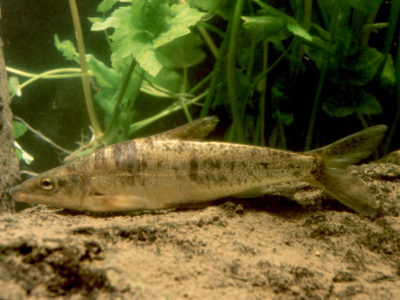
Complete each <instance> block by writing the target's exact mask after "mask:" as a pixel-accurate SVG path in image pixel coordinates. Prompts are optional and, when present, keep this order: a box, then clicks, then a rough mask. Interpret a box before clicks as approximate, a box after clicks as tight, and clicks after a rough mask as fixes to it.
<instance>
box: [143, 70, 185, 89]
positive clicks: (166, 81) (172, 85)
mask: <svg viewBox="0 0 400 300" xmlns="http://www.w3.org/2000/svg"><path fill="white" fill-rule="evenodd" d="M146 79H147V80H148V81H149V82H151V83H152V84H153V85H156V86H159V87H162V88H164V89H167V90H168V91H169V92H170V93H180V92H182V86H183V76H182V74H180V73H178V72H177V71H175V70H172V69H167V68H162V69H161V71H160V73H158V74H157V76H156V77H152V76H150V75H147V76H146Z"/></svg>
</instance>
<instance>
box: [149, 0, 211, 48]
mask: <svg viewBox="0 0 400 300" xmlns="http://www.w3.org/2000/svg"><path fill="white" fill-rule="evenodd" d="M170 13H171V14H173V15H175V16H174V17H173V18H172V19H170V20H168V21H167V22H166V25H167V27H169V29H168V30H166V31H164V32H162V33H161V34H160V35H159V36H158V37H157V38H156V39H154V42H153V43H154V47H155V48H158V47H160V46H162V45H165V44H167V43H169V42H171V41H173V40H174V39H177V38H178V37H181V36H184V35H186V34H188V33H190V29H189V28H190V27H191V26H193V25H196V23H197V22H198V21H200V20H201V17H202V16H203V15H204V13H203V12H200V11H198V10H197V9H193V8H191V7H190V6H188V5H182V4H181V5H173V6H172V7H171V8H170Z"/></svg>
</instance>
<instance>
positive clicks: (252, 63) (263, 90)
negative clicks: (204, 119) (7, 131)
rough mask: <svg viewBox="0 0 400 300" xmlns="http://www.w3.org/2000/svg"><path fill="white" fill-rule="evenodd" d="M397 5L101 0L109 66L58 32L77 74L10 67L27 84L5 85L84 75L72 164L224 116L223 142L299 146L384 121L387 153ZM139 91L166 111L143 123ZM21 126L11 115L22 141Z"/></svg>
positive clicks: (395, 87)
mask: <svg viewBox="0 0 400 300" xmlns="http://www.w3.org/2000/svg"><path fill="white" fill-rule="evenodd" d="M74 2H75V1H73V0H71V1H70V3H71V7H72V6H73V5H72V4H73V3H74ZM399 9H400V1H399V0H393V1H391V2H390V3H383V1H381V0H373V1H371V0H351V1H342V0H317V1H312V0H305V1H298V0H290V1H289V0H288V1H261V0H236V1H226V0H206V1H204V0H202V1H201V0H187V1H183V0H181V1H173V0H171V1H167V0H135V1H131V0H103V1H101V2H100V4H99V5H98V7H97V12H98V16H96V17H90V18H89V20H90V21H91V23H92V26H91V30H92V31H93V32H99V31H101V32H104V38H105V39H106V41H107V43H108V45H109V63H108V62H106V61H102V60H100V59H98V58H97V57H96V56H95V55H93V54H84V53H83V51H82V49H83V48H84V43H83V39H81V40H80V39H79V34H78V39H77V45H78V47H77V48H78V50H77V49H76V47H75V45H74V42H73V41H69V40H60V38H59V37H58V35H57V34H55V35H54V44H55V46H56V48H57V49H58V50H59V51H60V52H61V53H62V54H63V56H64V57H65V58H66V59H67V60H68V61H71V62H75V63H77V64H80V65H81V68H76V67H74V68H62V69H57V70H51V71H48V72H45V73H42V74H39V75H36V74H29V73H27V72H22V71H19V70H15V69H13V68H10V67H9V68H8V71H9V72H10V73H14V74H17V75H19V76H28V77H30V78H29V79H28V80H26V81H25V82H22V83H20V82H19V80H18V78H17V77H15V76H11V77H10V89H11V91H12V95H13V96H14V97H17V96H18V95H20V94H21V90H22V89H23V88H24V87H26V86H27V85H29V84H32V83H33V82H35V81H36V80H38V79H41V78H55V77H57V78H59V77H73V76H81V72H82V73H83V74H87V76H86V78H87V83H84V87H85V91H86V92H85V98H86V107H87V110H88V114H89V116H90V123H91V128H92V131H93V136H92V138H90V139H89V141H88V142H86V143H83V144H81V145H80V146H79V147H78V149H76V150H74V151H72V152H67V151H64V152H65V154H67V156H66V159H67V160H68V159H73V158H75V157H77V156H81V155H84V154H87V153H89V152H91V151H93V150H95V149H97V148H99V147H102V146H106V145H110V144H113V143H116V142H119V141H123V140H126V139H130V138H132V137H134V136H135V135H136V134H137V133H138V132H139V131H140V130H141V129H142V128H144V127H146V126H148V125H150V124H152V123H154V122H156V121H158V120H160V119H162V118H164V117H165V116H168V115H171V114H173V113H176V112H178V111H180V114H183V115H184V116H185V118H186V119H187V120H188V121H190V120H192V119H193V118H196V117H198V116H207V115H210V114H217V115H219V117H220V119H221V120H223V121H222V123H223V126H225V129H226V132H225V139H226V140H228V141H237V142H245V143H252V144H259V145H269V146H272V147H280V148H296V149H306V150H307V149H310V148H312V147H314V146H319V145H321V144H323V143H325V142H326V141H325V140H321V134H322V132H323V131H324V130H325V129H327V128H328V130H331V131H332V130H336V127H340V126H342V127H343V126H344V127H345V126H346V124H350V125H351V126H356V124H358V125H357V126H360V127H368V126H370V125H373V124H375V123H380V122H382V121H384V122H385V123H388V124H389V125H390V126H391V130H390V134H389V137H388V139H387V140H386V151H388V150H389V149H390V147H391V143H392V141H393V136H394V134H395V133H396V128H397V127H398V121H399V119H400V109H399V108H400V50H399V49H400V47H399V43H397V49H396V48H395V47H396V46H395V45H396V42H397V41H398V37H396V33H397V34H398V30H397V31H396V28H397V27H398V26H399V25H398V16H399ZM72 15H73V17H74V19H75V21H76V22H75V23H74V24H75V31H76V32H78V31H79V30H78V31H77V29H76V28H77V26H79V25H78V24H79V22H78V19H79V18H78V12H77V10H76V11H75V12H74V11H73V10H72ZM377 20H378V21H377ZM381 41H383V42H381ZM85 63H86V64H87V70H85V69H86V67H85V66H84V64H85ZM84 77H85V76H84ZM92 91H94V100H95V102H94V104H93V103H92V104H90V103H91V100H90V98H91V96H90V93H91V92H92ZM143 95H146V99H147V100H146V101H154V99H165V101H166V102H165V103H168V105H166V106H164V107H163V108H162V109H158V108H156V106H154V108H152V110H151V111H149V112H148V113H146V114H145V117H138V116H139V115H140V110H142V109H143V107H141V106H139V105H138V104H137V103H138V98H140V97H143ZM387 97H389V98H388V100H385V101H384V99H383V98H387ZM95 106H96V107H97V108H100V109H101V112H102V113H101V117H100V118H99V116H97V115H96V110H95V108H94V107H95ZM150 107H151V105H150ZM393 108H395V109H393ZM393 111H395V113H393ZM97 113H98V112H97ZM325 119H326V120H325ZM332 123H335V124H336V125H338V126H336V125H335V126H331V124H332ZM24 124H25V122H23V121H21V122H19V119H17V120H16V123H15V131H16V137H17V138H18V137H20V136H22V134H23V133H24V131H26V129H27V126H29V125H27V126H25V125H24ZM332 127H333V129H332ZM31 129H32V130H34V129H33V128H31ZM338 130H339V129H338ZM351 131H354V129H351ZM299 132H304V133H305V134H299ZM39 134H40V133H39ZM338 135H342V133H338ZM396 146H398V145H396Z"/></svg>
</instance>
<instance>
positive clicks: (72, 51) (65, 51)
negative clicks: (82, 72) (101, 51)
mask: <svg viewBox="0 0 400 300" xmlns="http://www.w3.org/2000/svg"><path fill="white" fill-rule="evenodd" d="M54 44H55V46H56V48H57V50H58V51H60V52H61V53H62V55H63V56H64V57H65V58H66V59H67V60H72V61H75V62H77V63H79V55H78V52H76V48H75V46H74V44H73V43H72V42H71V41H69V40H65V41H62V42H61V41H60V39H59V38H58V35H57V34H55V35H54Z"/></svg>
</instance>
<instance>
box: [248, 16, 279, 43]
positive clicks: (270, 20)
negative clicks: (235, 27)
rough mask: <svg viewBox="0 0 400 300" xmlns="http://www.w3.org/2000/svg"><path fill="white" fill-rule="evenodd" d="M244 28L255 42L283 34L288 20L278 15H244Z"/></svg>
mask: <svg viewBox="0 0 400 300" xmlns="http://www.w3.org/2000/svg"><path fill="white" fill-rule="evenodd" d="M242 20H243V21H244V22H243V28H244V30H245V32H246V34H247V35H248V36H249V38H250V39H251V40H253V41H254V42H259V41H262V40H265V39H268V38H270V37H272V36H277V35H282V33H283V32H284V31H285V25H286V20H284V19H283V18H281V17H276V16H271V15H269V16H255V17H247V16H243V17H242Z"/></svg>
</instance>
